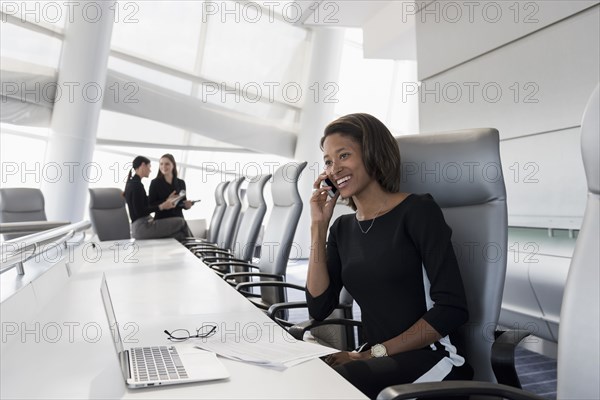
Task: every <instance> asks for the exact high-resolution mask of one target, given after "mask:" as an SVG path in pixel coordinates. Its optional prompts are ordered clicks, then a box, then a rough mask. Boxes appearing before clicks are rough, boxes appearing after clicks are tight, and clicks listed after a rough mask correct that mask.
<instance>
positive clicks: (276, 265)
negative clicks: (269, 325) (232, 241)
mask: <svg viewBox="0 0 600 400" xmlns="http://www.w3.org/2000/svg"><path fill="white" fill-rule="evenodd" d="M304 167H306V161H305V162H302V163H296V162H291V163H287V164H284V165H282V166H281V167H279V168H277V170H276V171H275V173H274V174H273V183H271V194H272V196H273V209H272V210H271V215H270V217H269V222H268V223H267V226H266V228H265V234H264V236H263V241H262V250H261V253H260V261H259V262H258V268H259V269H260V272H266V273H269V274H278V275H285V270H286V268H287V263H288V258H289V256H290V251H291V249H292V244H293V240H294V235H295V234H296V227H297V226H298V221H299V220H300V214H302V198H301V197H300V193H298V178H300V173H302V170H304ZM260 293H261V298H262V300H263V301H265V302H266V303H268V304H273V303H281V302H284V301H286V299H285V290H282V289H281V288H271V287H263V288H261V291H260Z"/></svg>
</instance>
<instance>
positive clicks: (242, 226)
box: [202, 174, 271, 266]
mask: <svg viewBox="0 0 600 400" xmlns="http://www.w3.org/2000/svg"><path fill="white" fill-rule="evenodd" d="M269 179H271V174H267V175H262V176H258V177H256V178H254V179H253V180H252V181H251V182H250V183H249V184H248V189H247V190H246V196H247V198H248V207H247V208H246V210H244V213H243V215H242V216H241V218H240V219H241V221H240V223H239V224H238V228H237V232H236V234H235V239H234V242H233V248H232V249H231V250H232V252H230V251H227V250H217V251H212V254H214V256H211V257H203V258H202V261H203V262H204V263H205V264H209V265H214V266H221V265H222V264H220V263H219V262H221V261H222V260H226V259H228V260H229V261H241V262H248V261H251V260H252V255H253V254H254V248H255V247H256V241H257V239H258V233H259V232H260V227H261V226H262V222H263V219H264V217H265V214H266V212H267V202H266V201H265V196H264V189H265V185H266V184H267V182H268V181H269Z"/></svg>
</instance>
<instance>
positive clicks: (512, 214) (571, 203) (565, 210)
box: [500, 128, 587, 229]
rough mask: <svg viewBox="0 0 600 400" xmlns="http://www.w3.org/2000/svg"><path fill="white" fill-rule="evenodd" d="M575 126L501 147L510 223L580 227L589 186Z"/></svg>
mask: <svg viewBox="0 0 600 400" xmlns="http://www.w3.org/2000/svg"><path fill="white" fill-rule="evenodd" d="M579 135H580V130H579V128H573V129H568V130H564V131H558V132H552V133H547V134H542V135H534V136H527V137H522V138H516V139H511V140H505V141H502V142H501V143H500V156H501V157H502V169H503V172H504V180H505V183H506V192H507V193H506V195H507V200H508V223H509V225H511V226H534V227H552V228H566V229H579V227H580V226H581V221H582V216H583V212H584V210H585V202H586V196H587V186H586V181H585V174H584V171H583V162H582V161H581V148H580V140H579Z"/></svg>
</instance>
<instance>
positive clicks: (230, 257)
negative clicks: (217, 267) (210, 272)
mask: <svg viewBox="0 0 600 400" xmlns="http://www.w3.org/2000/svg"><path fill="white" fill-rule="evenodd" d="M213 253H214V252H213ZM202 261H203V262H204V264H212V263H215V262H221V261H237V262H244V260H240V259H238V258H234V257H233V254H231V253H226V254H218V255H216V256H214V257H210V256H208V257H202Z"/></svg>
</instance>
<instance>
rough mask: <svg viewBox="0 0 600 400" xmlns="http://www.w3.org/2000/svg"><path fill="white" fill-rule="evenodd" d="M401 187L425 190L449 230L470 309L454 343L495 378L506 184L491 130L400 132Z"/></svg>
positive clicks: (479, 372)
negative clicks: (493, 363) (493, 349)
mask: <svg viewBox="0 0 600 400" xmlns="http://www.w3.org/2000/svg"><path fill="white" fill-rule="evenodd" d="M398 146H399V149H400V156H401V162H402V166H401V168H402V178H401V179H402V180H401V183H400V190H401V191H403V192H408V193H431V195H432V196H433V198H434V199H435V201H436V202H437V204H438V205H439V206H440V207H441V209H442V211H443V213H444V217H445V219H446V222H447V223H448V225H449V226H450V228H451V229H452V244H453V247H454V250H455V252H456V257H457V260H458V264H459V267H460V272H461V276H462V280H463V283H464V287H465V291H466V296H467V303H468V307H469V322H468V323H467V324H465V325H464V326H463V327H462V328H460V330H459V332H458V333H457V335H456V336H457V337H458V338H457V340H458V341H459V343H456V344H457V345H458V346H459V348H461V349H463V351H464V352H465V356H466V358H467V360H468V362H469V363H470V364H471V366H472V367H473V369H474V370H475V376H474V379H476V380H483V381H488V382H495V376H494V373H493V371H492V366H491V347H492V343H493V341H494V330H495V328H496V324H497V322H498V316H499V314H500V307H501V303H502V292H503V288H504V277H505V273H506V252H507V248H506V246H507V240H508V217H507V209H506V189H505V186H504V178H503V175H502V166H501V163H500V154H499V135H498V131H497V130H495V129H469V130H462V131H454V132H446V133H438V134H421V135H411V136H402V137H399V138H398Z"/></svg>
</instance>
